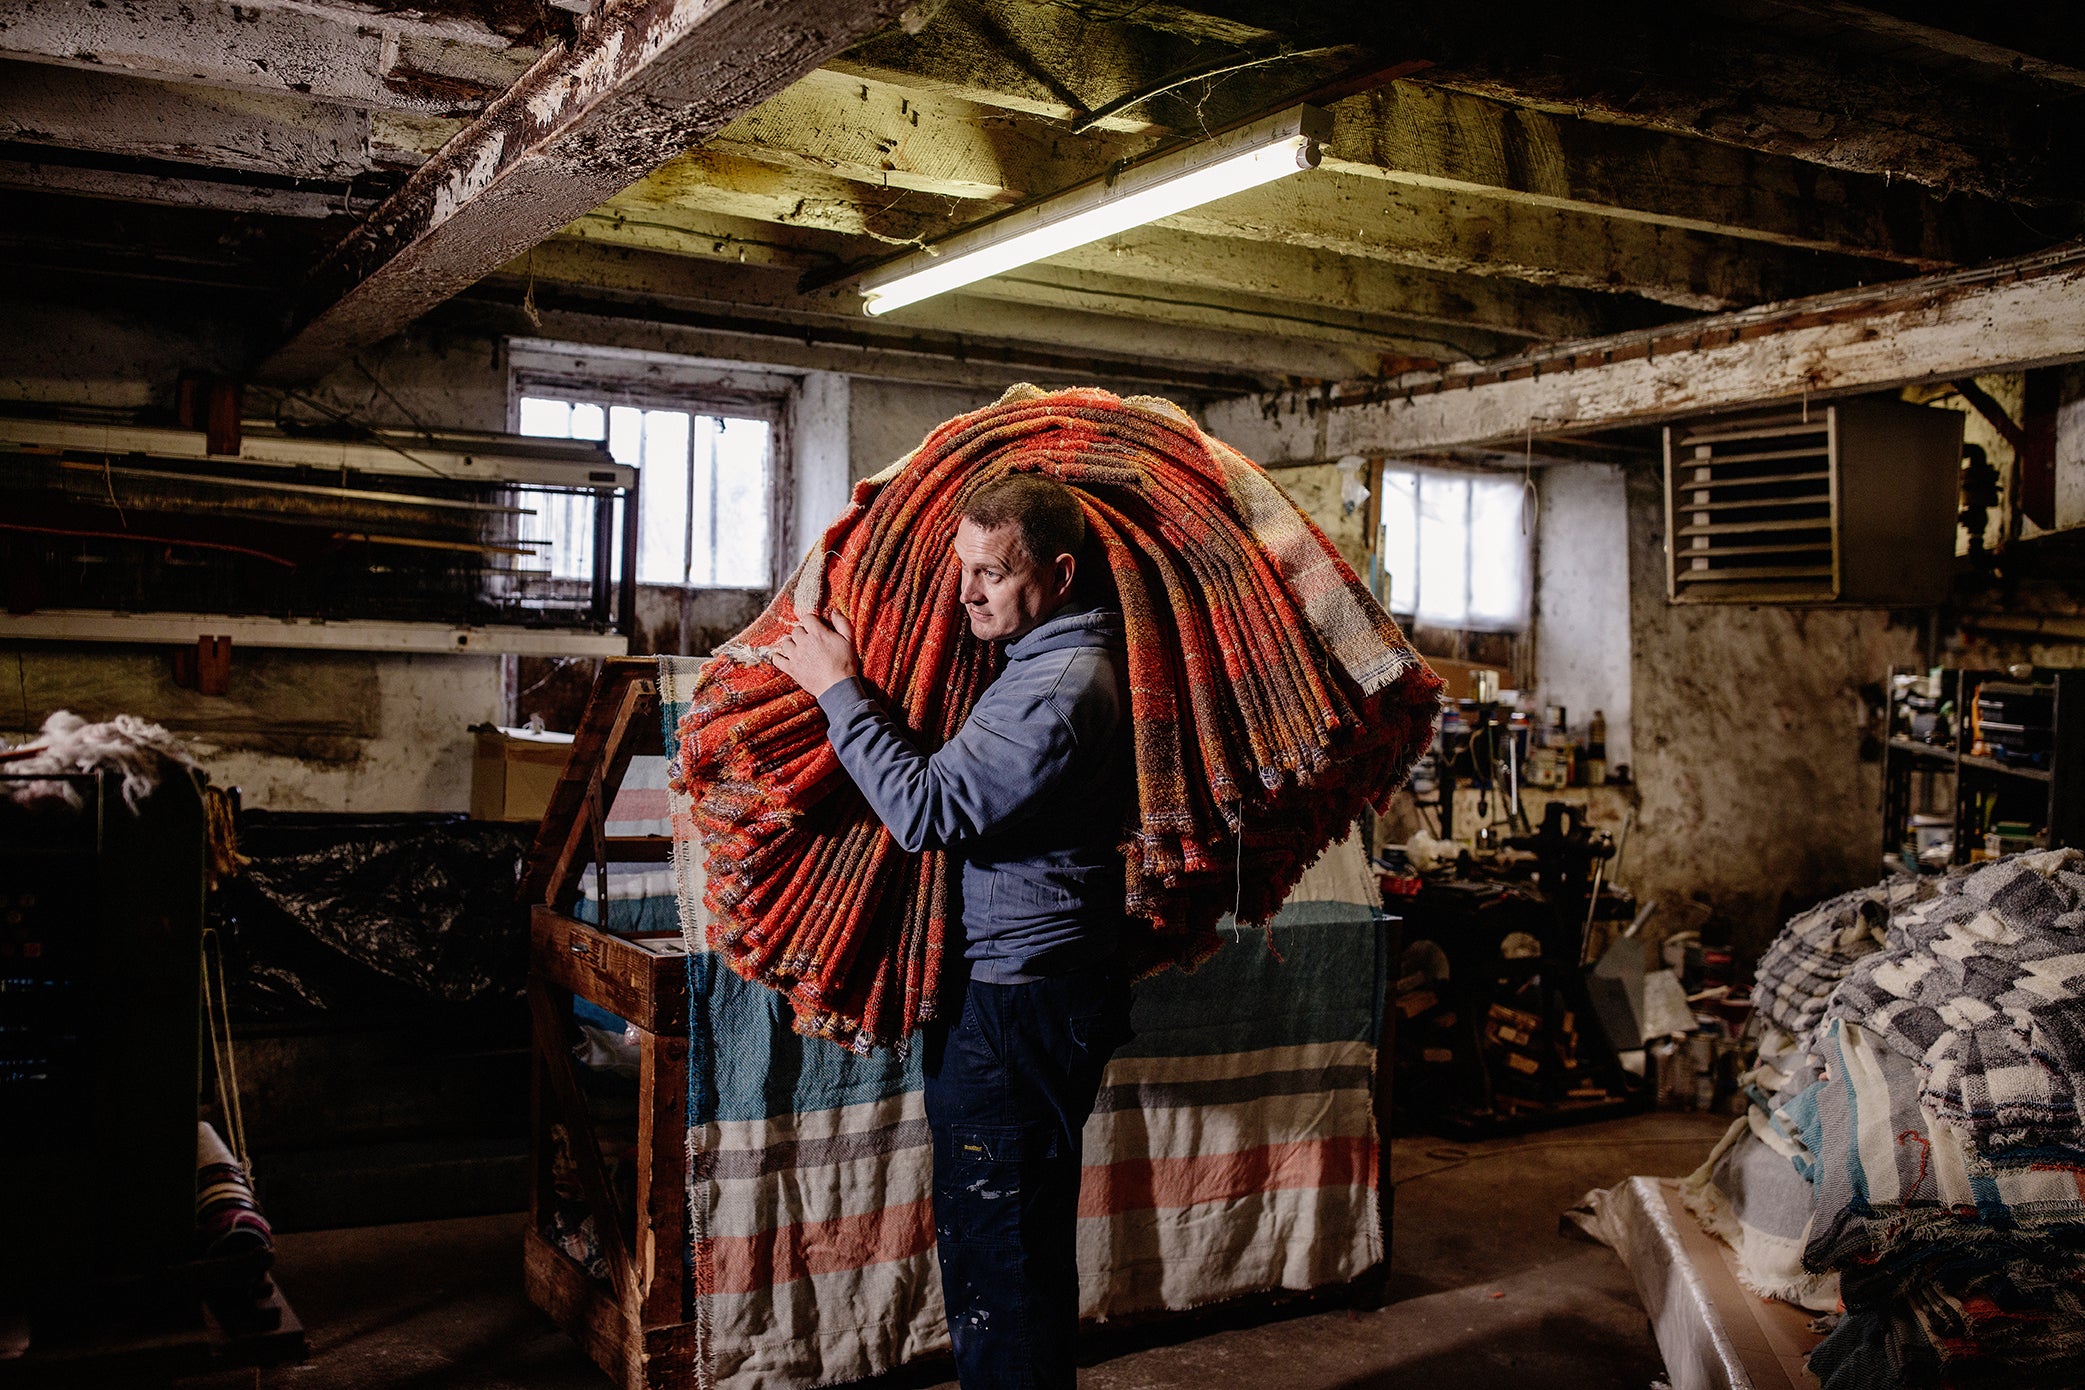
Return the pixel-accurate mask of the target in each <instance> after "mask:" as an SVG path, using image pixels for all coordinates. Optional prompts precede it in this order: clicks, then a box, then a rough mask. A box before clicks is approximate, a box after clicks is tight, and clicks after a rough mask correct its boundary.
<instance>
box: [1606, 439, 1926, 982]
mask: <svg viewBox="0 0 2085 1390" xmlns="http://www.w3.org/2000/svg"><path fill="white" fill-rule="evenodd" d="M1627 496H1628V516H1629V598H1630V601H1629V634H1630V644H1631V659H1630V676H1631V687H1632V693H1633V702H1634V708H1633V711H1632V715H1631V721H1630V722H1631V725H1632V729H1633V733H1634V742H1635V747H1634V764H1633V765H1634V768H1635V773H1636V785H1637V792H1638V796H1639V798H1640V802H1639V806H1640V809H1639V812H1638V816H1639V819H1638V824H1637V826H1636V830H1635V837H1636V841H1635V843H1634V844H1633V845H1632V846H1631V848H1630V851H1629V859H1630V863H1629V866H1628V868H1627V870H1626V873H1625V878H1626V881H1627V882H1628V885H1629V886H1630V887H1632V888H1634V889H1635V890H1636V892H1637V894H1638V896H1639V897H1641V898H1659V899H1662V900H1665V901H1667V902H1674V901H1677V900H1680V899H1686V898H1695V899H1697V900H1699V901H1701V902H1704V903H1706V904H1708V905H1709V906H1710V907H1711V908H1712V909H1713V910H1714V913H1715V916H1716V918H1717V919H1719V921H1720V926H1721V928H1722V930H1724V931H1726V932H1727V933H1728V936H1729V939H1730V941H1731V943H1732V945H1733V946H1735V947H1736V948H1737V950H1738V952H1739V954H1740V956H1741V958H1749V957H1751V956H1752V955H1755V954H1756V953H1757V952H1758V951H1759V950H1760V949H1761V948H1762V947H1763V946H1764V945H1765V944H1766V942H1767V941H1768V940H1769V939H1771V936H1772V934H1773V932H1774V930H1775V929H1776V928H1778V926H1779V925H1780V923H1781V922H1782V921H1783V920H1784V919H1785V918H1786V917H1787V916H1788V915H1789V914H1790V913H1791V912H1793V911H1795V910H1798V909H1800V908H1802V907H1804V906H1807V905H1808V904H1810V903H1812V902H1815V901H1817V900H1818V899H1820V898H1823V897H1825V896H1827V895H1829V894H1832V893H1836V892H1840V891H1842V890H1844V889H1847V888H1851V887H1855V886H1857V885H1859V884H1863V883H1872V882H1873V881H1874V880H1875V878H1876V877H1877V875H1878V873H1879V870H1880V861H1881V854H1882V846H1881V833H1882V823H1881V811H1880V807H1881V798H1882V781H1881V765H1880V763H1879V762H1878V761H1871V760H1870V759H1872V758H1873V757H1874V748H1873V746H1872V744H1871V745H1869V746H1868V748H1867V749H1866V750H1865V751H1864V747H1863V745H1864V742H1866V740H1865V739H1864V735H1865V734H1866V733H1867V732H1868V727H1869V726H1868V713H1867V705H1866V703H1865V699H1866V697H1865V696H1864V691H1871V690H1872V689H1873V688H1874V687H1876V686H1878V685H1879V683H1880V682H1881V680H1882V678H1883V676H1884V675H1885V674H1886V673H1887V672H1888V670H1889V668H1890V667H1891V666H1892V665H1893V664H1908V663H1912V662H1916V661H1917V660H1918V659H1919V654H1920V648H1921V645H1922V643H1921V635H1920V633H1919V631H1918V630H1917V628H1916V627H1915V626H1914V625H1912V624H1910V623H1901V622H1896V621H1893V620H1892V617H1891V615H1890V614H1888V613H1885V612H1880V611H1876V610H1845V609H1802V608H1783V607H1746V606H1739V605H1724V604H1697V605H1674V604H1670V603H1668V602H1666V598H1665V560H1664V550H1663V547H1664V543H1665V535H1664V531H1665V513H1664V494H1663V482H1662V479H1661V477H1660V475H1659V473H1658V471H1657V470H1656V469H1653V468H1632V469H1631V470H1630V471H1629V473H1628V478H1627ZM1610 713H1611V712H1610Z"/></svg>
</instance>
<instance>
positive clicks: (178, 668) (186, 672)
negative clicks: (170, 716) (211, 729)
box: [174, 637, 232, 695]
mask: <svg viewBox="0 0 2085 1390" xmlns="http://www.w3.org/2000/svg"><path fill="white" fill-rule="evenodd" d="M174 684H175V685H178V686H180V687H181V688H182V689H183V690H193V691H195V692H196V693H197V694H198V695H229V694H231V693H232V639H231V638H229V637H198V638H196V639H195V645H194V646H193V647H177V648H175V649H174Z"/></svg>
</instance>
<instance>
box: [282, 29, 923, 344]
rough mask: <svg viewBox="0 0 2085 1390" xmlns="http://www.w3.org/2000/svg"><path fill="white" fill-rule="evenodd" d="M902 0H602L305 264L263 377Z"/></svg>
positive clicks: (694, 135) (533, 234)
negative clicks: (315, 263)
mask: <svg viewBox="0 0 2085 1390" xmlns="http://www.w3.org/2000/svg"><path fill="white" fill-rule="evenodd" d="M904 8H905V5H904V3H903V0H797V3H793V4H790V5H786V6H777V5H773V4H770V3H767V2H766V0H609V2H608V3H607V4H605V5H604V6H603V7H601V8H600V9H599V10H597V11H596V12H594V13H593V14H592V15H591V16H590V17H589V18H588V20H587V21H586V22H585V25H584V27H583V30H582V32H581V34H580V35H579V36H578V38H577V39H575V40H574V41H573V42H572V43H571V44H570V45H569V46H566V47H559V48H554V49H552V50H551V51H550V52H549V53H547V54H546V55H545V56H544V57H543V59H542V60H541V61H539V62H538V63H537V64H536V65H535V66H534V67H532V68H531V69H529V71H528V73H527V74H526V75H524V76H523V77H522V79H521V80H520V81H519V82H517V83H515V84H514V85H513V86H512V87H510V88H509V89H508V90H507V91H506V92H504V93H503V94H501V96H500V97H499V98H498V100H496V101H495V102H493V103H492V105H491V106H489V107H487V108H486V110H485V113H484V114H483V115H482V116H480V117H479V118H478V119H477V120H476V121H475V122H473V123H472V125H471V126H470V127H469V128H468V129H467V130H465V131H464V132H463V133H462V134H460V135H458V136H457V137H456V138H455V139H453V140H451V141H450V142H449V143H448V144H447V145H445V146H443V147H442V149H441V151H440V152H439V153H438V154H437V155H436V156H435V157H434V158H432V159H430V160H429V161H428V162H427V163H425V164H423V165H422V166H421V167H420V168H419V169H417V170H415V171H414V173H413V174H412V176H411V177H410V178H408V179H407V181H406V183H405V185H404V186H403V187H401V188H400V189H399V190H398V191H397V192H396V193H394V194H392V195H391V197H390V198H388V199H386V200H385V202H384V204H383V205H382V206H381V207H379V208H377V210H376V211H375V212H373V213H371V214H370V216H369V217H368V218H367V219H365V220H364V222H363V223H362V224H361V225H360V226H359V227H358V228H357V229H356V230H355V231H354V232H353V233H351V234H350V235H349V236H348V237H347V239H346V240H344V241H343V242H342V243H341V244H340V246H339V247H338V248H336V250H335V251H334V252H333V254H332V255H330V256H329V257H328V258H327V259H326V260H325V261H324V262H323V263H322V264H321V265H320V266H319V268H318V269H317V271H316V272H315V274H314V275H313V277H312V280H311V282H310V284H309V286H308V287H307V291H306V293H305V295H304V296H303V297H302V300H301V302H300V304H299V305H298V307H297V309H296V311H295V319H294V324H295V326H294V331H293V333H292V335H291V337H290V339H289V341H288V342H287V343H285V344H284V346H283V347H281V348H280V349H278V350H277V351H276V352H275V353H274V355H273V356H271V357H270V358H269V359H267V361H266V362H265V363H264V364H262V371H263V373H264V374H265V375H266V376H267V377H268V378H270V379H274V380H293V379H299V378H304V377H308V376H313V375H316V374H318V373H320V372H322V371H324V370H325V369H326V368H327V367H328V366H329V365H330V364H332V363H333V362H335V361H337V360H339V359H340V358H341V357H342V356H344V355H346V354H347V353H349V352H351V351H352V350H354V349H355V348H357V347H359V346H362V345H364V344H366V343H370V342H374V341H376V340H377V339H380V338H384V337H387V336H389V335H390V334H392V333H394V332H396V331H398V330H399V329H401V328H403V327H404V326H405V325H406V324H408V323H410V322H412V320H413V319H415V318H417V317H418V316H419V315H420V314H422V313H424V312H425V311H426V310H427V309H429V308H431V307H433V306H434V305H436V304H439V303H440V302H442V301H443V300H444V299H447V298H448V297H449V296H451V295H453V294H455V293H456V292H457V291H458V290H461V289H462V288H463V287H464V286H466V285H469V284H471V283H472V282H473V281H475V280H477V279H479V278H480V277H482V276H484V275H486V274H487V273H489V272H490V271H492V270H494V269H496V268H498V267H499V266H501V265H504V264H505V263H507V262H508V261H509V260H511V259H513V257H515V256H516V255H518V254H520V253H522V252H523V251H526V250H527V249H528V248H529V247H531V246H534V245H535V244H536V243H538V242H540V241H542V240H543V239H544V238H546V237H548V236H550V235H551V234H552V233H554V232H556V231H557V230H558V228H560V227H563V226H565V225H566V224H567V223H569V222H571V221H573V220H574V219H576V218H578V217H580V216H581V215H583V214H585V213H587V212H589V211H591V210H593V209H594V208H596V207H598V206H600V205H601V204H602V203H603V202H605V201H606V200H607V199H609V198H610V197H612V196H613V195H614V194H616V193H617V192H619V191H621V190H622V189H624V188H626V187H628V186H629V185H630V184H632V183H634V182H636V181H637V180H639V179H641V178H643V177H644V176H645V175H646V174H647V173H649V172H650V171H651V170H653V169H655V168H657V167H658V166H659V165H660V164H661V163H662V162H664V161H665V160H667V159H670V158H671V157H672V156H673V154H674V153H675V152H676V151H678V150H683V149H688V148H690V147H693V146H695V145H699V144H700V143H701V142H702V141H704V140H706V139H707V138H708V137H709V136H711V135H713V134H715V133H716V132H717V131H719V130H721V129H723V128H724V127H725V126H727V125H729V124H730V123H731V122H732V121H734V120H736V119H737V118H738V117H740V116H742V115H744V114H745V113H746V112H747V111H750V110H752V109H753V108H754V107H756V106H758V105H759V104H760V103H761V102H763V101H765V100H767V99H768V98H769V97H772V96H773V95H774V94H775V93H777V92H779V91H781V90H782V89H783V88H785V87H787V86H789V85H790V84H791V83H793V82H795V81H796V80H797V79H798V78H800V77H802V76H803V75H804V74H805V73H807V72H809V71H811V70H812V69H814V68H816V67H817V66H819V64H821V63H823V62H824V61H825V60H826V59H827V58H830V57H831V56H832V55H833V54H835V53H837V52H839V51H840V50H842V49H844V48H846V47H847V46H848V45H849V44H852V43H854V42H857V41H858V40H860V39H862V38H863V37H865V36H867V35H868V34H870V33H873V32H874V31H875V30H877V29H879V28H881V27H882V26H883V25H885V24H887V23H889V22H890V21H891V20H892V19H894V18H895V17H896V16H897V14H898V13H899V12H900V11H901V10H903V9H904Z"/></svg>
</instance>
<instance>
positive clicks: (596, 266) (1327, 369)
mask: <svg viewBox="0 0 2085 1390" xmlns="http://www.w3.org/2000/svg"><path fill="white" fill-rule="evenodd" d="M491 280H492V283H494V284H498V285H503V286H507V287H509V288H512V287H516V286H525V285H526V284H527V283H529V282H530V281H533V282H534V284H535V285H536V291H535V302H536V303H537V304H539V305H542V304H546V303H558V302H562V301H558V300H556V299H555V298H554V297H547V296H546V291H547V290H548V289H549V288H550V287H552V286H564V287H568V288H571V289H574V290H579V291H586V292H591V293H595V294H600V295H606V296H611V297H613V298H615V299H618V300H620V301H622V302H625V303H627V304H628V305H629V306H630V307H631V310H632V311H633V312H640V313H650V312H669V311H670V313H672V314H678V315H680V316H681V317H682V318H684V319H687V321H690V322H692V321H694V317H699V318H701V319H702V320H703V321H704V322H707V323H710V324H712V325H716V326H728V327H730V328H731V329H732V330H733V331H738V332H759V333H765V334H769V335H774V336H789V335H791V334H797V335H803V334H806V333H810V334H813V335H814V336H817V335H822V336H824V337H826V338H828V339H831V340H833V341H847V342H860V343H864V344H873V343H879V342H889V343H898V342H903V341H907V340H911V339H916V338H919V337H920V336H922V335H925V336H926V337H928V338H932V339H943V338H945V339H950V340H954V341H961V340H963V339H966V338H970V339H982V340H989V341H996V342H1008V343H1010V342H1020V343H1028V344H1033V345H1036V346H1038V347H1046V348H1049V349H1051V350H1054V351H1059V352H1080V353H1088V354H1096V355H1098V356H1099V357H1100V358H1102V359H1105V360H1124V361H1127V360H1132V359H1143V360H1170V361H1173V362H1176V363H1178V364H1180V365H1181V366H1182V367H1183V368H1186V367H1191V368H1193V369H1194V370H1195V371H1196V372H1199V373H1215V372H1223V371H1228V372H1229V373H1231V374H1233V375H1234V376H1245V377H1250V378H1254V379H1257V380H1261V381H1266V382H1270V383H1272V382H1280V381H1285V380H1291V379H1298V378H1301V379H1308V380H1335V379H1339V378H1342V377H1346V376H1351V375H1353V374H1355V373H1356V372H1360V373H1364V374H1366V373H1373V372H1377V371H1379V370H1380V368H1381V365H1382V359H1383V356H1384V354H1386V353H1391V354H1396V355H1400V356H1410V355H1413V354H1412V351H1411V349H1412V348H1413V347H1415V346H1417V344H1415V343H1411V342H1399V341H1397V340H1394V339H1386V340H1383V341H1381V342H1377V341H1371V340H1369V339H1367V338H1366V337H1365V336H1363V335H1354V336H1353V337H1351V338H1349V339H1348V340H1346V341H1333V340H1330V339H1328V338H1326V337H1322V336H1320V337H1311V336H1304V335H1300V334H1288V333H1282V332H1271V331H1269V327H1268V322H1267V320H1265V319H1261V320H1259V321H1257V324H1256V326H1247V325H1246V324H1245V323H1244V322H1242V321H1241V319H1240V318H1239V317H1237V316H1229V317H1227V316H1225V315H1222V314H1218V313H1206V312H1204V313H1197V312H1196V311H1195V310H1194V309H1193V308H1192V307H1191V306H1186V305H1176V306H1173V307H1172V308H1170V309H1168V308H1166V307H1165V306H1154V305H1147V306H1145V307H1144V309H1143V310H1142V311H1140V312H1138V313H1136V314H1133V315H1127V316H1125V315H1123V314H1121V313H1119V312H1106V313H1096V312H1093V311H1092V310H1091V308H1090V307H1089V306H1088V305H1086V304H1084V303H1081V302H1080V301H1079V297H1078V295H1077V294H1076V292H1072V291H1066V292H1063V293H1060V294H1057V295H1055V296H1052V295H1050V294H1049V293H1048V292H1047V287H1038V288H1039V289H1040V290H1042V292H1040V293H1037V294H1036V295H1035V296H1034V297H1033V298H1032V299H1026V300H1024V299H1016V298H1008V297H1001V296H997V295H995V296H983V295H973V294H969V293H958V294H953V295H947V296H944V297H942V298H940V299H937V300H935V301H933V302H932V303H931V304H922V305H918V306H915V307H916V308H917V309H918V310H919V312H918V313H917V314H912V315H908V316H907V319H906V321H905V322H903V323H895V322H892V321H890V320H888V319H872V318H869V317H867V316H865V315H863V314H862V313H861V312H860V308H859V305H860V300H859V299H858V298H857V297H856V296H854V295H851V294H848V293H845V292H842V291H834V290H827V291H821V292H818V293H816V294H812V295H805V294H803V293H801V292H800V291H799V290H798V289H797V287H796V286H797V279H796V276H795V275H793V274H791V273H789V272H787V271H786V270H779V269H775V268H771V267H760V266H753V265H744V266H739V265H725V264H719V263H717V262H714V261H700V260H695V259H692V258H686V257H675V256H661V255H656V254H652V253H647V252H643V251H636V250H629V249H622V248H610V247H601V246H587V245H584V244H581V243H577V242H574V241H571V240H569V239H566V238H557V239H555V240H552V241H549V242H545V243H544V244H543V245H541V246H538V247H536V248H535V250H534V251H533V252H532V253H531V254H530V255H527V256H523V257H520V258H518V259H516V260H515V261H513V262H511V263H509V264H508V265H506V266H504V267H502V268H501V269H500V271H498V272H497V273H496V275H495V276H493V277H491ZM690 316H694V317H690ZM662 321H674V320H673V319H671V318H668V319H665V320H662ZM1437 352H1438V346H1436V349H1435V353H1437ZM1429 355H1435V354H1429ZM1092 379H1094V380H1104V379H1105V378H1103V377H1094V378H1092Z"/></svg>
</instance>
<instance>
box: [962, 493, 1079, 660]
mask: <svg viewBox="0 0 2085 1390" xmlns="http://www.w3.org/2000/svg"><path fill="white" fill-rule="evenodd" d="M955 551H956V563H957V564H959V565H961V566H962V569H963V587H962V589H961V597H962V600H963V612H964V613H965V614H966V615H968V616H969V618H970V634H971V636H973V637H977V638H979V639H981V640H983V641H986V642H1013V641H1017V640H1019V639H1020V638H1023V637H1026V636H1027V635H1028V634H1029V633H1031V632H1033V631H1035V629H1036V628H1038V627H1040V626H1041V625H1042V623H1043V620H1044V619H1046V618H1048V617H1049V616H1050V615H1051V614H1053V613H1055V612H1056V611H1057V610H1058V609H1059V608H1061V607H1062V606H1063V605H1064V600H1065V597H1066V596H1067V595H1068V594H1069V593H1070V592H1071V576H1072V558H1071V557H1070V556H1069V555H1060V556H1058V557H1057V558H1056V561H1055V562H1054V563H1053V564H1049V565H1039V564H1037V563H1035V561H1033V560H1031V559H1029V558H1028V550H1027V547H1025V546H1024V545H1022V544H1021V531H1020V528H1019V527H1018V526H1013V525H1006V526H995V527H993V528H992V529H991V530H989V531H987V530H985V529H984V528H983V527H981V526H979V525H977V523H975V522H973V521H970V520H969V519H968V518H965V519H964V520H963V521H962V522H961V523H960V524H958V525H957V527H956V545H955Z"/></svg>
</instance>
